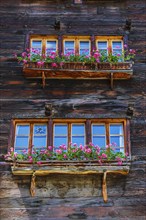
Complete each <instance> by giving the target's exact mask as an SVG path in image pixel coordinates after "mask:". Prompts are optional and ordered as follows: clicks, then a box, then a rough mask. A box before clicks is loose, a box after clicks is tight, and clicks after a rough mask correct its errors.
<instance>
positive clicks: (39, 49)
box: [31, 40, 42, 54]
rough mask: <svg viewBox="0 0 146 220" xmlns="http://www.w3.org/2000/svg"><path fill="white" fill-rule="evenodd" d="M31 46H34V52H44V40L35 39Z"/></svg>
mask: <svg viewBox="0 0 146 220" xmlns="http://www.w3.org/2000/svg"><path fill="white" fill-rule="evenodd" d="M31 46H32V50H31V52H32V54H33V53H41V52H42V41H41V40H33V41H32V45H31Z"/></svg>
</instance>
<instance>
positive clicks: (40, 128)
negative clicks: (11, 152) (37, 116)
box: [14, 122, 47, 152]
mask: <svg viewBox="0 0 146 220" xmlns="http://www.w3.org/2000/svg"><path fill="white" fill-rule="evenodd" d="M32 146H35V148H36V149H45V148H46V147H47V124H46V123H38V122H37V123H33V122H30V123H23V122H22V123H20V122H18V123H17V124H16V126H15V141H14V149H15V151H16V152H21V151H22V150H28V149H30V150H31V148H32Z"/></svg>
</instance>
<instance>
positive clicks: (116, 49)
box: [112, 41, 122, 61]
mask: <svg viewBox="0 0 146 220" xmlns="http://www.w3.org/2000/svg"><path fill="white" fill-rule="evenodd" d="M112 50H113V52H112V53H113V55H115V56H116V55H117V56H121V55H122V42H121V41H115V42H112ZM119 61H122V58H120V57H119Z"/></svg>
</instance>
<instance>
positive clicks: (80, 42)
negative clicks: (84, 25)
mask: <svg viewBox="0 0 146 220" xmlns="http://www.w3.org/2000/svg"><path fill="white" fill-rule="evenodd" d="M63 52H64V54H68V53H72V54H76V55H77V54H79V55H90V53H91V42H90V37H89V36H64V37H63Z"/></svg>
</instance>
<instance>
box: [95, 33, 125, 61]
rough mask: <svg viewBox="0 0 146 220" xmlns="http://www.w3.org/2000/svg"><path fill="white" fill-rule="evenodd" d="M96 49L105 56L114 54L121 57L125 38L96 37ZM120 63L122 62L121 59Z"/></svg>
mask: <svg viewBox="0 0 146 220" xmlns="http://www.w3.org/2000/svg"><path fill="white" fill-rule="evenodd" d="M96 49H97V50H99V52H101V54H103V55H108V54H109V53H112V54H113V55H119V56H121V55H122V53H123V50H124V49H123V37H121V36H113V37H111V36H102V37H96ZM119 61H122V59H121V58H119Z"/></svg>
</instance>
